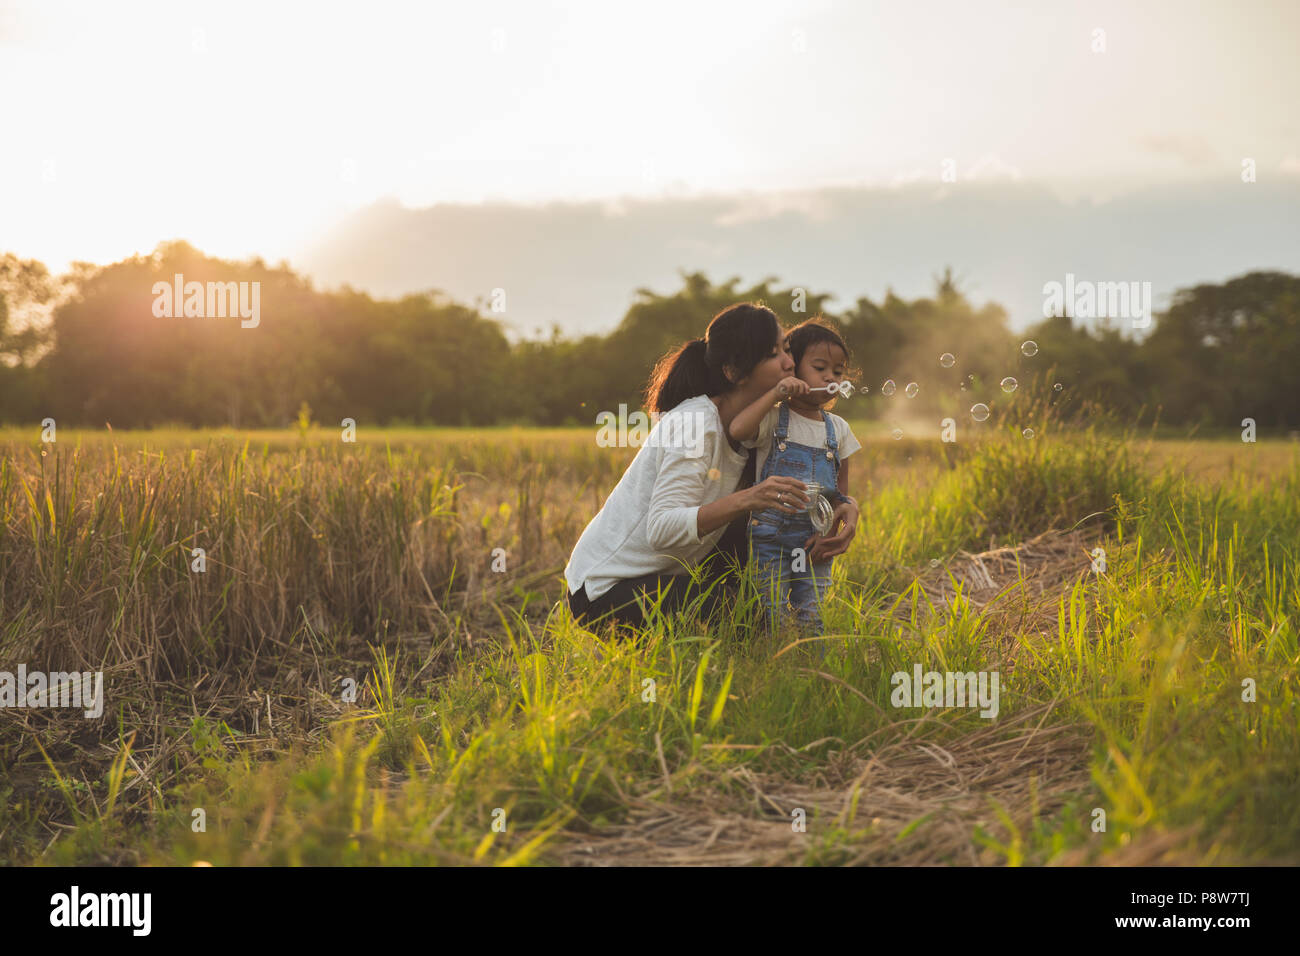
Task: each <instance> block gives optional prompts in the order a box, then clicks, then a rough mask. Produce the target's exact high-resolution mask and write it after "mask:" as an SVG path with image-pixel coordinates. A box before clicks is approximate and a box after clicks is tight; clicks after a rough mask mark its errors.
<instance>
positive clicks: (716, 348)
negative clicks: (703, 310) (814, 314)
mask: <svg viewBox="0 0 1300 956" xmlns="http://www.w3.org/2000/svg"><path fill="white" fill-rule="evenodd" d="M781 338H782V333H781V323H780V321H779V320H778V319H777V317H776V313H775V312H773V311H772V310H771V309H769V308H767V307H766V306H763V305H757V304H752V303H748V302H743V303H741V304H739V305H733V306H730V307H729V308H726V309H723V310H722V311H721V312H719V313H718V314H717V315H715V316H714V317H713V321H712V322H710V323H709V329H708V332H707V333H706V334H705V338H702V339H693V340H691V341H690V342H687V343H685V344H684V345H681V346H678V347H677V348H676V349H674V350H673V351H672V352H669V353H668V354H667V355H665V356H664V357H663V358H661V359H660V360H659V361H658V363H657V364H656V365H655V367H654V371H653V372H651V373H650V381H649V383H648V384H647V385H646V391H645V396H646V401H645V404H646V407H647V408H648V409H650V411H651V412H658V413H659V414H663V413H664V412H667V411H670V410H672V409H673V408H676V407H677V406H678V405H680V404H681V403H682V402H684V401H686V399H688V398H694V397H695V396H696V395H708V396H713V395H721V394H723V393H725V392H729V391H731V390H732V389H733V388H735V384H734V383H733V382H731V381H730V380H729V379H728V378H727V376H726V374H725V373H724V372H723V367H724V366H726V365H730V366H731V367H732V368H733V369H734V371H735V374H736V376H737V378H738V379H739V378H744V377H745V376H747V375H748V374H749V373H750V372H752V371H753V370H754V366H756V365H757V364H758V363H759V362H761V361H763V359H765V358H767V357H768V356H769V355H771V354H772V349H773V348H775V347H776V346H777V345H779V344H780V343H781Z"/></svg>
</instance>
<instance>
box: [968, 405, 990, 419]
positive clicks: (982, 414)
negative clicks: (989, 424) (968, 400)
mask: <svg viewBox="0 0 1300 956" xmlns="http://www.w3.org/2000/svg"><path fill="white" fill-rule="evenodd" d="M970 417H971V418H973V419H975V421H977V422H983V421H987V420H988V417H989V407H988V406H987V405H985V404H984V403H983V402H980V403H979V404H978V405H972V406H971V407H970Z"/></svg>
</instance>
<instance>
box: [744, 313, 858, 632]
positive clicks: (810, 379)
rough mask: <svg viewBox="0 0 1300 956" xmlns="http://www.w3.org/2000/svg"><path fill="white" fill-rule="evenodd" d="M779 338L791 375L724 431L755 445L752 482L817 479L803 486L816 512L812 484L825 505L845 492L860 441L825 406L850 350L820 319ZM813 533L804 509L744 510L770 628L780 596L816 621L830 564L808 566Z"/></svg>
mask: <svg viewBox="0 0 1300 956" xmlns="http://www.w3.org/2000/svg"><path fill="white" fill-rule="evenodd" d="M786 343H787V345H788V347H789V349H790V354H791V357H792V358H793V359H794V363H795V374H794V376H792V377H790V378H786V379H783V380H782V381H781V382H780V383H779V384H777V385H776V386H775V387H773V388H772V389H771V390H770V391H768V392H767V393H765V394H764V395H763V396H761V397H760V398H759V399H758V400H757V401H755V402H754V403H753V404H752V405H750V406H748V407H747V408H745V409H744V410H742V411H741V412H739V413H738V414H737V415H736V417H735V418H734V419H733V420H732V422H731V426H730V432H731V436H732V437H733V438H735V439H737V440H738V441H741V442H743V443H744V444H745V445H746V447H750V448H757V449H758V459H757V468H758V472H757V474H758V476H759V477H758V480H759V481H762V480H765V479H767V478H768V477H769V476H771V475H787V476H790V477H793V478H797V479H798V480H800V481H802V482H804V483H805V484H806V485H809V486H811V485H817V486H818V488H817V489H813V488H811V487H810V488H809V489H808V490H809V495H810V498H811V501H810V510H812V511H813V513H815V508H816V506H817V500H816V499H817V496H816V495H815V494H813V492H814V490H818V491H820V494H821V495H822V496H823V497H824V498H826V499H827V502H828V503H829V505H830V506H832V507H833V506H834V505H835V504H836V503H837V502H839V501H840V500H842V499H843V497H844V496H845V495H847V494H848V476H849V465H848V462H847V461H846V460H845V459H847V458H848V457H849V456H850V455H852V454H853V453H854V452H855V451H857V450H858V449H859V448H861V447H862V444H861V443H860V442H859V441H858V440H857V438H856V437H855V436H854V434H853V431H852V429H850V428H849V425H848V422H846V421H845V420H844V419H842V418H840V417H839V416H838V415H832V414H830V413H829V412H827V411H825V410H824V407H825V406H828V405H830V404H831V403H832V402H833V400H834V397H835V396H836V395H837V394H839V393H838V390H836V391H832V390H830V389H829V388H826V386H836V388H837V389H838V386H839V385H840V383H842V382H843V381H844V376H845V374H846V372H847V371H848V362H849V348H848V346H847V345H845V343H844V340H843V338H841V337H840V335H839V333H838V332H837V331H835V329H834V328H832V327H831V326H830V325H829V324H828V323H827V322H825V320H823V319H820V318H813V319H809V320H808V321H807V322H804V323H803V324H802V325H799V326H796V327H795V328H794V329H793V330H792V331H791V332H790V335H789V337H788V338H787V340H786ZM813 389H825V390H822V391H813ZM783 398H784V399H785V400H784V401H781V400H782V399H783ZM778 402H780V404H779V405H776V407H773V405H774V404H776V403H778ZM823 508H824V511H823V512H822V513H823V514H829V511H830V508H829V507H826V506H825V505H823ZM818 533H819V532H818V531H817V529H816V528H815V527H814V524H813V518H812V514H810V512H809V511H800V512H798V513H796V514H793V515H792V514H785V513H782V512H781V511H779V510H777V509H775V508H770V509H767V510H764V511H759V512H755V513H754V514H753V515H751V518H750V522H749V534H750V547H751V554H752V557H753V561H754V564H755V568H756V570H757V572H758V575H759V578H758V579H759V581H760V582H761V590H762V591H763V598H764V603H765V605H766V607H767V611H768V615H769V618H770V620H771V621H772V624H773V626H775V625H776V624H777V623H778V622H779V620H780V617H781V614H780V612H781V611H782V610H784V608H785V606H786V602H787V601H789V602H790V603H791V604H793V606H794V609H795V615H796V618H797V623H798V624H799V625H800V626H801V627H813V628H819V627H820V626H821V623H822V619H821V604H822V599H823V597H824V595H825V593H826V588H827V587H828V586H829V584H830V579H831V562H830V561H829V560H827V561H823V562H820V563H818V564H813V563H812V562H811V560H810V559H809V557H808V556H809V555H810V554H811V553H812V546H813V543H814V542H815V541H816V535H817V534H818ZM796 548H801V549H803V554H802V555H796V554H793V553H792V552H793V551H794V550H795V549H796Z"/></svg>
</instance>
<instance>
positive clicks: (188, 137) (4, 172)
mask: <svg viewBox="0 0 1300 956" xmlns="http://www.w3.org/2000/svg"><path fill="white" fill-rule="evenodd" d="M1099 31H1100V32H1099ZM1297 35H1300V3H1294V2H1277V3H1273V2H1264V0H1232V2H1186V0H1146V2H1143V3H1141V4H1136V3H1131V2H1090V3H1074V2H1054V0H1023V2H1009V0H1007V2H994V0H953V2H934V0H932V2H924V0H918V2H907V3H898V2H883V3H867V2H826V0H814V2H801V3H784V2H760V0H744V2H708V0H689V2H677V0H657V2H656V3H655V4H653V5H644V4H637V5H631V4H609V3H595V2H593V3H587V2H581V3H578V2H575V3H537V2H513V0H511V2H507V0H496V2H492V0H488V2H482V3H480V2H476V3H472V4H466V3H463V2H454V3H420V4H415V3H405V4H403V3H385V2H367V3H365V4H356V3H352V2H348V3H328V2H312V3H288V2H274V0H270V2H256V3H242V2H230V0H223V2H220V3H186V2H137V3H132V2H122V3H114V4H111V5H110V4H103V3H99V2H92V0H84V2H27V0H18V2H15V0H0V89H4V90H5V92H6V110H5V116H4V119H3V122H4V124H5V127H6V129H5V135H4V137H3V143H4V145H3V148H0V251H10V252H14V253H16V254H18V255H20V256H22V257H24V258H38V259H40V260H42V261H44V262H45V263H46V264H47V265H49V266H50V267H51V268H52V269H56V270H60V269H62V268H65V267H66V265H67V264H68V263H69V262H71V261H73V260H85V261H92V262H101V263H105V262H111V261H115V260H117V259H120V258H123V257H126V256H130V255H132V254H134V253H137V252H149V251H151V250H152V249H153V248H154V247H155V246H156V245H157V244H158V243H159V242H160V241H163V240H166V239H173V238H185V239H188V240H189V241H191V242H192V243H194V244H195V245H196V246H198V247H199V248H201V249H203V250H204V251H205V252H207V253H209V254H211V255H217V256H223V257H231V258H236V257H238V258H242V257H246V256H250V255H254V254H257V255H262V256H263V257H265V258H267V259H270V260H272V261H278V260H280V259H282V258H287V259H289V260H290V261H291V262H296V261H305V259H306V258H307V257H308V256H309V252H310V250H311V249H312V248H314V247H315V246H317V245H318V244H319V243H320V242H321V240H322V237H323V236H328V235H330V234H331V233H332V231H333V230H336V229H337V228H338V227H339V224H340V223H341V222H345V221H346V217H348V216H350V215H353V214H355V213H357V212H358V211H360V210H364V209H366V208H367V207H369V206H371V205H372V204H374V203H376V202H379V201H383V202H390V203H391V202H396V203H398V204H400V205H401V206H403V207H405V208H408V209H412V210H421V209H426V208H429V207H434V206H437V205H438V204H445V203H454V204H461V205H463V204H470V205H473V204H485V203H486V204H500V203H514V204H525V205H538V204H544V203H554V202H578V201H602V202H608V203H617V201H618V200H619V199H620V197H622V198H626V199H632V200H636V201H654V200H665V201H677V200H682V199H686V198H696V199H699V198H702V197H708V196H713V195H718V194H744V195H747V196H749V197H750V201H751V205H752V204H753V202H755V201H759V200H761V199H762V197H769V199H768V200H767V201H768V203H769V205H770V204H771V203H777V204H779V203H780V202H781V201H782V200H781V198H780V197H781V196H783V195H789V194H791V193H807V192H808V191H815V190H824V189H836V188H842V187H855V188H861V189H866V190H899V189H904V188H906V187H908V186H912V185H915V184H917V183H928V182H933V183H935V184H936V185H942V184H943V175H944V173H945V171H948V172H949V173H950V174H951V176H950V178H953V179H955V182H956V183H958V184H960V183H971V182H979V183H985V184H987V183H1005V184H1025V185H1026V186H1027V187H1033V188H1036V189H1037V188H1047V189H1049V190H1050V191H1051V192H1052V194H1053V195H1054V196H1057V197H1059V199H1060V200H1061V201H1062V202H1065V203H1105V202H1110V201H1115V200H1117V199H1120V198H1122V197H1124V196H1126V195H1132V194H1134V193H1136V192H1139V191H1142V190H1150V189H1153V188H1163V187H1179V186H1182V185H1187V184H1214V183H1222V184H1223V185H1224V188H1232V187H1234V186H1238V185H1240V180H1241V170H1242V163H1243V160H1245V159H1247V158H1249V159H1251V160H1253V162H1254V164H1255V169H1256V176H1257V177H1258V182H1260V183H1264V184H1270V183H1287V182H1294V181H1296V180H1300V110H1298V109H1296V108H1295V93H1296V91H1297V90H1300V58H1297V57H1296V56H1295V55H1294V40H1295V37H1296V36H1297ZM755 197H758V199H757V200H756V199H755ZM929 265H930V264H929V263H927V264H926V266H927V267H929ZM755 268H756V269H759V270H760V274H761V273H764V272H770V271H771V268H770V264H768V263H763V264H761V265H760V264H755ZM435 272H436V270H435ZM438 279H439V277H438V276H437V275H433V276H431V279H430V281H429V282H427V283H426V284H427V285H433V284H437V280H438Z"/></svg>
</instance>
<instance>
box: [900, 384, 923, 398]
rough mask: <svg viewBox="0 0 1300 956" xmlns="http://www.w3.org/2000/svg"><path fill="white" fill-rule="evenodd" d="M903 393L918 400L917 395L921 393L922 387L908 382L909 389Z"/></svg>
mask: <svg viewBox="0 0 1300 956" xmlns="http://www.w3.org/2000/svg"><path fill="white" fill-rule="evenodd" d="M903 391H904V392H906V393H907V397H908V398H916V395H917V393H918V392H919V391H921V386H920V385H917V384H916V383H915V382H908V383H907V388H905V389H903Z"/></svg>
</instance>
